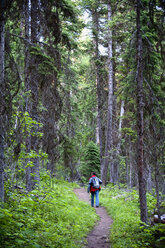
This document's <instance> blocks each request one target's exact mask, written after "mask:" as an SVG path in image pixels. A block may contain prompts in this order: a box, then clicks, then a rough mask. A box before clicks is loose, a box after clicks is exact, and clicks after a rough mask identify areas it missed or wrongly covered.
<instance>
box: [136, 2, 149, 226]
mask: <svg viewBox="0 0 165 248" xmlns="http://www.w3.org/2000/svg"><path fill="white" fill-rule="evenodd" d="M140 8H141V1H140V0H137V17H136V18H137V23H136V24H137V129H138V150H137V154H138V161H137V164H138V179H139V198H140V211H141V220H142V221H143V222H145V223H147V220H148V216H147V201H146V188H145V180H144V157H143V156H144V151H143V149H144V141H143V131H144V126H143V125H144V124H143V121H144V120H143V64H142V63H143V58H142V36H141V25H140V14H141V13H140Z"/></svg>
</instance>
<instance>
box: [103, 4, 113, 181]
mask: <svg viewBox="0 0 165 248" xmlns="http://www.w3.org/2000/svg"><path fill="white" fill-rule="evenodd" d="M107 6H108V22H110V21H111V20H112V10H111V1H108V5H107ZM112 58H113V53H112V30H111V29H109V33H108V59H109V68H108V69H109V76H108V109H107V129H106V143H105V154H104V157H105V159H104V166H103V171H102V181H103V184H104V185H105V184H106V180H107V171H108V164H109V158H110V151H111V149H112V145H113V140H112V115H113V61H112ZM113 172H114V170H111V173H113ZM111 177H113V175H111Z"/></svg>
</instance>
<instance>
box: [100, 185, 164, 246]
mask: <svg viewBox="0 0 165 248" xmlns="http://www.w3.org/2000/svg"><path fill="white" fill-rule="evenodd" d="M147 202H148V213H149V215H151V213H152V212H153V210H154V208H155V205H156V200H155V198H154V197H153V196H151V195H150V194H148V195H147ZM100 203H101V204H102V205H103V206H105V207H106V209H107V211H108V213H109V215H111V216H112V218H113V224H112V227H111V235H110V240H111V243H112V247H113V248H164V247H165V225H164V224H156V225H151V224H148V225H146V224H144V223H142V222H141V221H140V210H139V196H138V193H137V191H136V190H134V191H132V192H127V191H126V190H125V189H124V190H121V189H119V188H118V187H117V186H111V185H110V186H108V187H107V188H106V189H102V191H101V192H100Z"/></svg>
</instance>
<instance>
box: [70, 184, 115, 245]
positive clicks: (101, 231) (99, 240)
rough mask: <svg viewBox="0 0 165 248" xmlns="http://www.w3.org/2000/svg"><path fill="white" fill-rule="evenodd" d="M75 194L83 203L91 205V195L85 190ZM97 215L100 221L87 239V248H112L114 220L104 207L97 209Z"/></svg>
mask: <svg viewBox="0 0 165 248" xmlns="http://www.w3.org/2000/svg"><path fill="white" fill-rule="evenodd" d="M74 192H75V194H76V195H77V196H78V198H79V199H80V200H82V201H86V202H88V203H89V204H90V194H88V193H87V192H86V190H85V189H84V188H80V189H75V190H74ZM96 213H97V214H98V215H99V216H100V220H99V221H98V222H97V223H96V226H95V227H94V229H93V230H92V231H91V232H90V233H89V235H88V237H87V241H88V245H87V246H86V247H87V248H95V247H97V248H110V247H111V245H110V241H109V232H110V225H111V224H112V222H113V221H112V219H111V218H110V217H109V216H108V215H107V212H106V210H105V208H104V207H99V208H96Z"/></svg>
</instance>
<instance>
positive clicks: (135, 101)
mask: <svg viewBox="0 0 165 248" xmlns="http://www.w3.org/2000/svg"><path fill="white" fill-rule="evenodd" d="M92 171H95V172H96V173H97V175H98V176H99V177H100V178H101V179H102V181H103V186H105V187H106V186H108V185H113V186H115V185H116V186H118V187H119V188H120V187H122V186H123V185H124V187H126V188H127V190H131V189H136V190H138V192H139V209H140V219H141V221H142V222H144V223H149V215H148V214H149V213H148V212H149V211H148V205H147V194H148V193H151V194H152V195H153V196H154V197H155V199H156V201H155V209H157V213H158V219H159V220H158V222H161V211H162V208H163V206H164V205H163V204H164V203H163V202H164V200H165V180H164V179H165V1H164V0H130V1H128V0H119V1H115V0H1V1H0V199H1V204H2V208H3V207H4V204H8V203H9V202H10V200H11V199H10V197H11V195H12V193H13V194H14V192H15V191H16V192H19V194H21V192H22V193H23V194H27V193H30V192H33V191H34V190H37V189H39V187H40V185H41V184H42V183H43V181H44V180H46V179H45V178H47V177H49V176H50V181H51V180H64V181H67V182H77V183H84V184H86V183H87V182H88V179H89V177H90V174H91V172H92ZM163 213H164V212H163ZM6 247H8V246H6ZM10 247H12V246H10ZM13 247H14V246H13ZM17 247H19V246H17ZM20 247H21V246H20ZM31 247H38V246H31ZM40 247H42V246H40ZM52 247H53V246H52ZM57 247H58V246H57ZM59 247H61V246H59ZM63 247H64V246H63ZM68 247H69V246H68ZM77 247H78V246H77ZM125 247H126V246H125Z"/></svg>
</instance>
